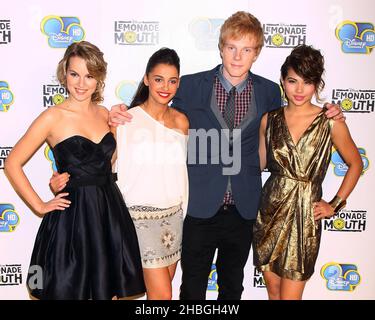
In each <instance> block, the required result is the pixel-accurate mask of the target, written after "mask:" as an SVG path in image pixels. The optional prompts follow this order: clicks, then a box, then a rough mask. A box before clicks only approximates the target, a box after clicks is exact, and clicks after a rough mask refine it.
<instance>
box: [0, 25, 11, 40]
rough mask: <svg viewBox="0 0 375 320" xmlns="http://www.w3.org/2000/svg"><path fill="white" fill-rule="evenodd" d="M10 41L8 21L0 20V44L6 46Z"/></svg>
mask: <svg viewBox="0 0 375 320" xmlns="http://www.w3.org/2000/svg"><path fill="white" fill-rule="evenodd" d="M11 40H12V30H11V28H10V20H0V44H8V43H10V42H11Z"/></svg>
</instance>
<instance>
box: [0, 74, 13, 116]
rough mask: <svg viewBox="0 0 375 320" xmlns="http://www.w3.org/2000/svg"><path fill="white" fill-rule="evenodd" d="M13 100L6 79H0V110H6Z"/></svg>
mask: <svg viewBox="0 0 375 320" xmlns="http://www.w3.org/2000/svg"><path fill="white" fill-rule="evenodd" d="M13 102H14V95H13V93H12V91H10V88H9V84H8V82H6V81H0V111H5V112H7V111H8V110H9V107H10V105H11V104H12V103H13Z"/></svg>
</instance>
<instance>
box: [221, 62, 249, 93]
mask: <svg viewBox="0 0 375 320" xmlns="http://www.w3.org/2000/svg"><path fill="white" fill-rule="evenodd" d="M223 69H224V66H223V65H221V66H220V68H219V70H218V72H217V74H216V75H217V77H218V79H219V81H220V83H221V85H222V86H223V88H224V90H225V92H226V93H229V91H230V89H232V87H233V86H232V84H231V83H230V82H229V81H228V80H227V79H225V77H224V74H223ZM249 79H250V72H249V73H248V74H247V77H246V79H245V80H243V81H241V82H240V83H239V84H237V85H236V91H237V92H238V93H241V92H242V91H243V90H244V89H245V88H246V86H247V82H248V80H249Z"/></svg>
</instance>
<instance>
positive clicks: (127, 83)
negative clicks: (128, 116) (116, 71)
mask: <svg viewBox="0 0 375 320" xmlns="http://www.w3.org/2000/svg"><path fill="white" fill-rule="evenodd" d="M137 87H138V83H137V82H136V81H132V80H123V81H121V82H120V83H119V84H118V85H117V87H116V97H117V98H119V99H120V100H121V101H122V102H123V103H125V104H126V105H127V106H129V105H130V103H131V102H132V100H133V97H134V95H135V92H136V91H137Z"/></svg>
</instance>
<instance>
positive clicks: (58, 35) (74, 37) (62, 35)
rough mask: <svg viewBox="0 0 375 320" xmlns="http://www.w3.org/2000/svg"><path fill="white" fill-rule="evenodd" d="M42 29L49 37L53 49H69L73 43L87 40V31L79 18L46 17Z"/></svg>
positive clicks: (41, 25) (49, 43)
mask: <svg viewBox="0 0 375 320" xmlns="http://www.w3.org/2000/svg"><path fill="white" fill-rule="evenodd" d="M40 28H41V30H42V33H44V34H45V35H46V36H47V38H48V45H49V46H50V47H51V48H67V47H68V46H69V45H70V44H72V43H73V42H79V41H82V40H83V39H84V38H85V30H84V29H83V28H82V26H81V22H80V20H79V19H78V18H77V17H59V16H53V15H50V16H46V17H44V18H43V20H42V22H41V24H40Z"/></svg>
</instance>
